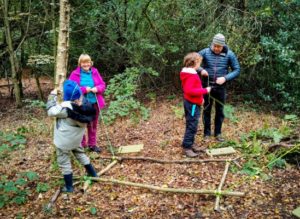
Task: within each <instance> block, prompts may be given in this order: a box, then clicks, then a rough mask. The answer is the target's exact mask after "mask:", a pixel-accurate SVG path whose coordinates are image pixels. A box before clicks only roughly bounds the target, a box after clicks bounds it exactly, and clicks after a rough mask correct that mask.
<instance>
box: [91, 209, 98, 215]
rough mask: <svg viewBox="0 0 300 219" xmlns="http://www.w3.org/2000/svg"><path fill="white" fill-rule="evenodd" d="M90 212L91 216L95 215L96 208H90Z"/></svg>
mask: <svg viewBox="0 0 300 219" xmlns="http://www.w3.org/2000/svg"><path fill="white" fill-rule="evenodd" d="M90 212H91V214H92V215H95V214H97V208H96V207H91V208H90Z"/></svg>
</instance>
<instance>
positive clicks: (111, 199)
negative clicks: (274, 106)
mask: <svg viewBox="0 0 300 219" xmlns="http://www.w3.org/2000/svg"><path fill="white" fill-rule="evenodd" d="M25 86H27V85H26V84H25ZM28 87H30V83H29V84H28ZM44 87H45V93H48V92H49V91H50V87H51V83H48V82H47V83H45V84H44ZM4 93H5V91H4V92H2V94H4ZM32 93H35V92H32ZM36 93H37V92H36ZM171 97H172V98H171ZM30 98H33V99H34V98H36V97H35V96H34V95H31V96H30ZM229 102H230V100H229ZM32 103H33V102H27V103H25V107H23V108H21V109H17V108H15V107H14V104H13V101H12V100H10V99H9V98H7V97H5V94H4V95H2V97H1V100H0V106H1V108H0V121H1V130H0V131H1V132H3V133H22V135H23V136H25V138H26V140H27V142H26V143H24V144H23V145H22V147H19V148H17V149H16V150H13V151H11V152H9V154H6V156H2V157H1V165H0V174H1V176H2V181H1V184H0V191H1V193H2V194H4V190H3V185H4V183H3V182H4V179H3V176H4V175H6V176H7V178H6V180H16V179H17V178H18V177H20V175H19V174H20V173H22V172H35V173H37V175H38V179H37V180H32V181H31V182H30V183H27V184H26V186H25V187H24V188H23V189H24V190H26V191H27V192H28V194H27V196H26V200H27V201H26V202H25V203H24V204H20V205H17V204H16V203H13V202H10V203H7V204H6V205H5V206H4V207H2V208H0V218H239V219H240V218H294V217H293V216H292V213H291V212H292V211H293V210H294V209H295V208H297V207H299V206H300V169H299V164H290V165H287V166H286V167H285V168H281V169H279V168H273V169H272V170H267V169H266V170H265V173H266V174H265V176H267V177H261V176H262V175H259V174H256V175H253V176H249V175H245V174H243V173H242V172H241V168H242V166H243V165H244V164H245V163H246V162H247V159H248V158H247V157H246V156H244V154H243V153H242V152H241V151H239V148H236V150H237V153H235V154H233V155H227V156H221V157H214V158H215V159H218V158H226V159H230V158H236V157H241V158H240V159H239V160H238V161H237V163H238V164H239V165H238V166H237V165H235V164H233V163H232V164H231V165H230V169H229V172H228V175H227V177H226V181H225V183H224V186H223V189H224V190H230V191H239V192H244V193H245V195H244V196H243V197H233V196H226V197H225V196H221V202H220V205H221V211H220V212H217V211H214V205H215V199H216V197H215V196H213V195H199V194H179V193H166V192H158V191H153V190H148V189H141V188H135V187H130V186H124V185H112V184H109V183H100V182H94V183H92V185H91V186H90V187H89V189H88V191H87V193H86V194H83V193H82V187H83V183H81V184H79V185H77V186H76V187H75V192H74V194H71V195H68V196H65V195H61V196H59V197H58V199H57V201H56V202H55V203H54V205H53V206H52V208H51V211H46V210H45V206H46V205H47V204H48V202H49V201H50V199H51V197H52V196H53V194H54V193H55V191H56V190H57V189H58V188H59V186H60V185H61V183H62V181H61V180H59V179H57V178H54V177H53V176H60V175H61V174H60V171H59V169H58V168H57V165H53V164H55V163H56V162H55V158H54V151H55V148H54V146H53V144H52V137H51V136H52V131H51V130H52V124H53V120H52V119H51V118H48V117H47V116H46V112H45V110H44V109H42V108H38V107H36V106H34V105H33V104H32ZM145 104H146V106H147V107H149V108H150V109H151V111H150V118H149V119H148V120H146V121H137V120H136V119H132V118H131V119H130V118H128V119H119V120H118V121H116V122H115V123H114V124H113V125H110V126H106V125H103V124H102V123H101V122H100V127H99V130H98V145H99V146H100V147H101V148H103V152H102V153H101V154H100V155H98V154H95V153H93V152H87V154H88V155H89V157H90V158H91V161H92V163H93V165H94V166H95V168H96V169H97V171H98V172H99V171H100V170H102V169H104V168H105V167H106V166H107V165H108V164H109V163H110V162H111V161H110V160H104V159H101V158H100V157H101V156H111V153H110V150H109V147H108V145H110V144H109V143H108V138H109V140H110V142H111V145H113V146H114V147H119V146H124V145H132V144H144V148H143V149H142V150H141V151H140V152H139V153H132V154H126V155H123V156H143V157H151V158H155V159H163V160H182V159H187V158H186V157H185V156H183V154H182V148H181V141H182V136H183V133H184V126H185V121H184V118H183V117H182V116H180V113H179V112H180V110H182V109H181V108H182V107H181V95H180V94H179V93H178V94H176V95H175V96H174V95H173V96H170V95H169V96H168V95H158V96H157V97H156V98H153V99H152V100H151V101H147V102H146V103H145ZM230 104H232V105H234V108H235V112H234V113H235V118H236V119H237V122H232V121H230V120H229V119H225V121H224V126H223V130H224V137H225V138H226V139H227V140H228V141H227V142H232V141H235V142H238V143H240V138H241V136H243V135H245V134H249V133H250V132H251V131H255V130H258V129H261V128H262V127H265V126H266V125H267V126H268V127H274V128H278V127H280V126H282V124H283V121H282V119H281V116H280V115H279V114H278V113H273V112H270V111H269V112H259V111H257V110H254V109H251V108H250V107H245V106H243V105H241V104H235V103H233V102H230ZM202 132H203V125H202V121H201V122H200V124H199V131H198V134H197V136H196V143H197V144H199V145H201V146H203V147H206V148H212V147H217V146H218V143H217V142H216V141H214V139H211V141H210V142H206V143H205V142H203V141H202ZM0 137H1V136H0ZM0 143H1V142H0ZM224 145H225V146H226V143H225V144H224ZM0 153H1V150H0ZM258 156H259V155H258ZM209 158H210V157H209V156H208V155H206V154H205V153H202V154H200V155H199V157H198V158H195V159H209ZM258 159H260V158H259V157H258ZM224 167H225V162H206V163H199V164H159V163H154V162H148V161H138V160H131V161H126V160H124V161H123V162H121V163H118V164H117V165H115V166H114V167H112V168H111V169H110V170H109V171H108V172H107V173H105V174H104V175H103V177H105V178H113V179H118V180H125V181H131V182H136V183H145V184H151V185H156V186H160V187H164V188H166V187H168V188H187V189H210V190H215V189H217V188H218V185H219V183H220V180H221V178H222V174H223V171H224ZM73 169H74V175H77V176H84V170H83V168H82V167H81V166H80V165H79V164H78V163H77V162H74V163H73ZM21 185H22V184H20V186H19V187H18V188H21V187H22V186H21ZM38 185H44V186H45V187H47V186H46V185H48V186H49V187H48V188H47V189H45V190H44V191H45V192H44V191H43V189H41V188H40V189H37V186H38ZM1 186H2V187H1ZM1 193H0V194H1ZM10 195H12V193H11V194H10ZM0 201H1V200H0Z"/></svg>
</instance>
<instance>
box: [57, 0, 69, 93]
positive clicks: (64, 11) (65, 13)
mask: <svg viewBox="0 0 300 219" xmlns="http://www.w3.org/2000/svg"><path fill="white" fill-rule="evenodd" d="M59 5H60V10H59V33H58V45H57V54H56V68H55V88H56V89H58V91H59V92H58V93H59V94H61V93H62V84H63V81H64V80H65V78H66V75H67V63H68V52H69V26H70V4H69V1H68V0H60V1H59ZM59 98H61V95H59Z"/></svg>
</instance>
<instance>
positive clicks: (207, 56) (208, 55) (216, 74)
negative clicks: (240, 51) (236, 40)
mask: <svg viewBox="0 0 300 219" xmlns="http://www.w3.org/2000/svg"><path fill="white" fill-rule="evenodd" d="M199 54H200V55H201V56H202V57H203V61H202V67H200V68H199V69H198V72H200V73H201V75H202V76H204V77H206V78H204V79H203V81H202V82H203V86H204V87H207V86H211V87H212V90H211V92H210V95H205V96H204V101H205V102H204V113H203V116H204V119H203V122H204V139H205V140H206V139H208V138H209V136H211V128H210V126H211V121H210V120H211V109H212V104H213V102H215V112H216V114H215V130H214V136H215V137H216V139H217V140H218V141H224V138H223V137H222V135H221V134H222V123H223V120H224V104H225V99H226V82H227V81H230V80H232V79H234V78H236V77H237V76H238V75H239V74H240V64H239V61H238V60H237V58H236V56H235V54H234V53H233V52H232V51H231V50H230V49H229V48H228V47H227V45H226V43H225V37H224V35H223V34H220V33H218V34H216V35H215V36H214V38H213V41H212V44H211V46H210V47H209V48H205V49H203V50H201V51H200V52H199ZM229 67H230V69H231V71H229Z"/></svg>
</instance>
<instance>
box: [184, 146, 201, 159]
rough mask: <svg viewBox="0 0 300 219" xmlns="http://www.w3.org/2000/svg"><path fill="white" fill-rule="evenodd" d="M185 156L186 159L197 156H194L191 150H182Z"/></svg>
mask: <svg viewBox="0 0 300 219" xmlns="http://www.w3.org/2000/svg"><path fill="white" fill-rule="evenodd" d="M183 151H184V154H185V156H187V157H197V156H198V154H196V153H195V152H194V151H193V150H192V149H190V148H184V149H183Z"/></svg>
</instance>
